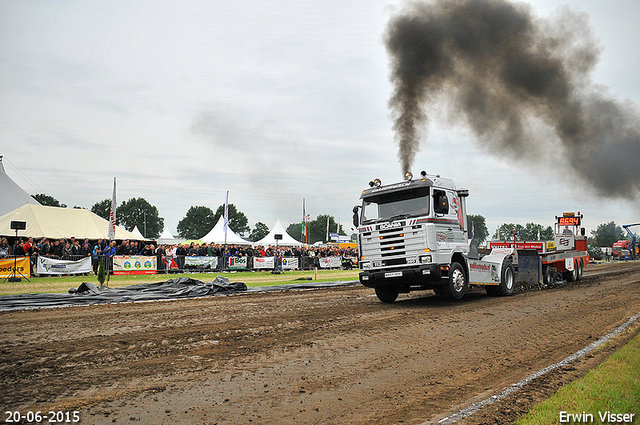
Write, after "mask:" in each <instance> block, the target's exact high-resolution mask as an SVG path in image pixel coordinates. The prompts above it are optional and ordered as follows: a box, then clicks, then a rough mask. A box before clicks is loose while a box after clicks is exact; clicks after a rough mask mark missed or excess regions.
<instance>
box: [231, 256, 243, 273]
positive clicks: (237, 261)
mask: <svg viewBox="0 0 640 425" xmlns="http://www.w3.org/2000/svg"><path fill="white" fill-rule="evenodd" d="M246 268H247V257H229V270H241V269H246Z"/></svg>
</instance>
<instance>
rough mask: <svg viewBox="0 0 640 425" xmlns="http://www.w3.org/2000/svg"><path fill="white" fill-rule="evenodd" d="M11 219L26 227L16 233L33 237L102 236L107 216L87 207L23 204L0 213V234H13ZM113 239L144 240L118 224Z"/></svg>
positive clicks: (104, 236)
mask: <svg viewBox="0 0 640 425" xmlns="http://www.w3.org/2000/svg"><path fill="white" fill-rule="evenodd" d="M12 221H24V222H26V225H27V228H26V230H20V231H19V232H18V236H20V237H29V236H31V237H33V238H34V239H37V238H43V237H44V238H51V239H60V238H70V237H71V236H74V237H75V238H76V239H84V238H88V239H106V238H107V233H108V228H109V222H108V221H107V220H105V219H104V218H102V217H100V216H98V215H96V214H94V213H92V212H91V211H89V210H85V209H78V208H60V207H46V206H44V205H31V204H27V205H23V206H21V207H20V208H17V209H15V210H13V211H11V212H10V213H8V214H5V215H3V216H2V217H0V236H15V230H12V229H11V222H12ZM115 239H131V240H144V238H140V237H139V236H137V235H134V234H133V233H131V232H127V231H126V230H125V229H124V228H122V227H120V226H116V237H115Z"/></svg>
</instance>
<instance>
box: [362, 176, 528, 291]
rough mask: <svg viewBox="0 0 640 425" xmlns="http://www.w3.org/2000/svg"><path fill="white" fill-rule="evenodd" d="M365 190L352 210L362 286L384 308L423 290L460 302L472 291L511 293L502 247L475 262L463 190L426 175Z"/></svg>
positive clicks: (508, 253) (511, 257)
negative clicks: (372, 292)
mask: <svg viewBox="0 0 640 425" xmlns="http://www.w3.org/2000/svg"><path fill="white" fill-rule="evenodd" d="M369 186H370V187H369V188H368V189H365V190H364V191H362V194H361V196H360V199H361V200H362V204H361V205H358V206H356V207H354V208H353V213H354V214H353V224H354V225H355V226H356V228H357V229H358V248H359V255H360V258H359V260H360V261H359V267H360V269H361V272H360V274H359V280H360V282H361V283H362V284H363V285H364V286H367V287H370V288H374V289H375V291H376V295H377V296H378V298H379V299H380V300H381V301H383V302H394V301H395V300H396V299H397V297H398V294H400V293H407V292H411V291H413V290H423V289H432V290H433V291H435V293H436V294H438V295H443V296H445V297H447V298H450V299H460V298H462V297H463V296H464V294H465V293H466V291H467V289H468V288H469V285H484V286H486V288H487V293H489V294H492V295H511V294H513V289H514V282H515V276H516V273H517V252H516V250H515V249H510V248H500V249H496V250H493V251H492V252H491V253H490V254H489V255H487V256H485V257H483V258H480V256H479V254H478V250H477V243H476V241H475V240H471V239H469V232H468V228H467V212H466V198H467V196H469V191H468V190H466V189H457V188H456V186H455V184H454V182H453V180H451V179H447V178H442V177H440V175H428V174H427V173H426V172H425V171H422V172H421V173H420V177H419V178H417V179H414V178H413V175H412V174H411V173H406V175H405V180H404V181H402V182H399V183H393V184H390V185H386V186H384V185H382V182H381V181H380V180H379V179H375V180H373V181H372V182H370V183H369Z"/></svg>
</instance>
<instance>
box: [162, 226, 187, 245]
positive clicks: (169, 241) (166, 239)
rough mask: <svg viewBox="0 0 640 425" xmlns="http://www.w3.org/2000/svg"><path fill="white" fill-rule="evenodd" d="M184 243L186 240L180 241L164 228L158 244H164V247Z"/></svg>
mask: <svg viewBox="0 0 640 425" xmlns="http://www.w3.org/2000/svg"><path fill="white" fill-rule="evenodd" d="M184 241H185V239H179V238H175V237H173V235H172V234H171V232H170V231H169V229H167V228H166V227H165V228H164V230H163V231H162V234H161V235H160V237H159V238H158V243H159V244H164V245H175V244H178V243H182V242H184Z"/></svg>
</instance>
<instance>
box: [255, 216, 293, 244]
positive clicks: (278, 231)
mask: <svg viewBox="0 0 640 425" xmlns="http://www.w3.org/2000/svg"><path fill="white" fill-rule="evenodd" d="M275 235H281V236H282V238H281V239H276V237H275ZM254 245H263V246H268V245H281V246H302V243H301V242H298V241H297V240H295V239H294V238H292V237H291V236H290V235H289V234H288V233H287V232H286V231H285V230H284V227H282V224H281V223H280V220H278V221H276V224H275V226H273V229H271V231H270V232H269V234H268V235H267V236H265V237H264V238H262V239H260V240H259V241H258V242H254Z"/></svg>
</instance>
